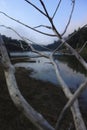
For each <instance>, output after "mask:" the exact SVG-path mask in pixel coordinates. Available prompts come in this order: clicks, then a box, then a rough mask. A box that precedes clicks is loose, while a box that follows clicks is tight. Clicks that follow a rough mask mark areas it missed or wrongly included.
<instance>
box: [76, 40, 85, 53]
mask: <svg viewBox="0 0 87 130" xmlns="http://www.w3.org/2000/svg"><path fill="white" fill-rule="evenodd" d="M86 45H87V41H86V42H85V43H84V44H83V46H82V47H81V49H80V50H79V51H78V53H81V52H82V51H83V49H84V48H85V46H86Z"/></svg>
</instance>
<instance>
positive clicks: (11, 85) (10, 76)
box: [0, 35, 54, 130]
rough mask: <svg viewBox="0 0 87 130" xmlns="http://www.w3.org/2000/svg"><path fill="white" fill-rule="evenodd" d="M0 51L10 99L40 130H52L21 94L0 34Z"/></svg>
mask: <svg viewBox="0 0 87 130" xmlns="http://www.w3.org/2000/svg"><path fill="white" fill-rule="evenodd" d="M0 51H1V54H2V57H3V65H4V67H5V68H4V72H5V77H6V82H7V86H8V90H9V94H10V96H11V99H12V100H13V102H14V104H15V105H16V106H17V108H18V109H19V110H20V111H21V112H22V113H23V114H24V115H25V116H26V117H27V118H28V119H29V120H30V121H31V122H32V123H33V124H34V125H35V126H36V127H37V128H39V129H40V130H54V128H53V127H52V126H51V125H50V124H49V123H48V122H47V121H46V120H45V119H44V118H43V117H42V115H41V114H40V113H37V112H36V111H35V110H34V109H33V108H32V107H31V106H30V105H29V104H28V103H27V101H26V100H25V99H24V97H23V96H22V95H21V93H20V91H19V89H18V86H17V83H16V79H15V76H14V67H13V66H12V64H11V62H10V59H9V57H8V53H7V50H6V48H5V46H4V42H3V40H2V37H1V35H0Z"/></svg>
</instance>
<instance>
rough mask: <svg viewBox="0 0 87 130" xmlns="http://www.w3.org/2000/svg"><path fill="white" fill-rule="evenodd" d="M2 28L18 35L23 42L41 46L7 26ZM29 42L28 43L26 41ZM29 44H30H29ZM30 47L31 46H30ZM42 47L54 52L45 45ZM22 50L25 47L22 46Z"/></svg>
mask: <svg viewBox="0 0 87 130" xmlns="http://www.w3.org/2000/svg"><path fill="white" fill-rule="evenodd" d="M0 27H4V28H6V29H9V30H12V31H13V32H14V33H16V34H17V35H18V36H19V37H20V38H21V39H22V40H25V39H26V40H28V42H31V43H33V44H36V45H39V44H38V43H36V42H34V41H32V40H30V39H29V38H26V37H23V36H21V35H20V34H19V33H18V32H17V31H15V30H14V29H13V28H11V27H7V26H5V25H0ZM26 42H27V41H26ZM28 44H29V43H28ZM29 45H30V44H29ZM39 46H40V47H42V48H45V49H46V50H49V51H52V50H51V49H49V48H47V47H45V46H43V45H39ZM22 48H23V46H22Z"/></svg>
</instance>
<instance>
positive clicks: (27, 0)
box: [24, 0, 46, 16]
mask: <svg viewBox="0 0 87 130" xmlns="http://www.w3.org/2000/svg"><path fill="white" fill-rule="evenodd" d="M24 1H26V2H27V3H28V4H30V5H31V6H33V7H34V8H35V9H36V10H38V11H39V12H40V13H41V14H43V15H44V16H46V14H45V13H44V12H43V11H42V10H40V9H39V8H38V7H37V6H36V5H34V4H33V3H32V2H30V1H29V0H24Z"/></svg>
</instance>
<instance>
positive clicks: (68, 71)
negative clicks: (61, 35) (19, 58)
mask: <svg viewBox="0 0 87 130" xmlns="http://www.w3.org/2000/svg"><path fill="white" fill-rule="evenodd" d="M25 54H26V56H27V55H29V57H31V58H32V57H34V56H36V57H37V55H36V54H32V53H31V52H28V53H22V55H25ZM13 55H21V53H15V54H13ZM33 60H35V61H36V62H26V63H16V64H15V66H16V67H25V68H27V69H33V72H32V73H31V75H30V76H31V77H33V78H35V79H40V80H43V81H49V82H51V83H53V84H56V86H57V85H58V86H59V82H58V80H57V78H56V73H55V70H54V67H53V65H52V64H51V63H50V61H49V60H48V59H46V58H44V57H38V58H33ZM57 62H58V66H59V70H60V74H61V76H62V78H63V79H64V81H65V82H66V84H67V85H68V86H69V88H72V89H73V90H76V89H77V88H78V87H79V86H80V84H81V83H83V82H84V81H85V79H86V74H85V73H84V72H83V71H81V68H80V67H79V66H78V65H77V62H76V63H75V61H74V59H71V61H70V63H68V62H67V61H63V60H58V61H57ZM72 63H73V64H72ZM70 66H71V67H70ZM72 66H74V67H75V66H78V67H77V69H76V68H74V67H72ZM78 68H80V69H78ZM80 100H81V102H82V104H83V105H85V106H86V104H87V89H86V90H85V91H84V92H83V94H81V96H80Z"/></svg>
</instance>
